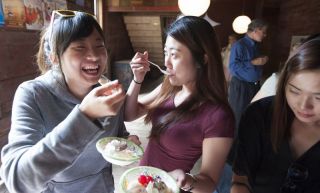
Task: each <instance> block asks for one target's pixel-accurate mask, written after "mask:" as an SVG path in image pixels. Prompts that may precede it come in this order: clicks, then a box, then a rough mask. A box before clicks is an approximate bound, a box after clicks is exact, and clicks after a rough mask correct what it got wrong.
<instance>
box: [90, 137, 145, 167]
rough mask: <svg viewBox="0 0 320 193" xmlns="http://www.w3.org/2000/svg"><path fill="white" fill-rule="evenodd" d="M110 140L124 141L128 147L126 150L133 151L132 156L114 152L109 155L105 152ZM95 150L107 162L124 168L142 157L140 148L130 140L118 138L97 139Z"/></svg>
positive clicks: (122, 152)
mask: <svg viewBox="0 0 320 193" xmlns="http://www.w3.org/2000/svg"><path fill="white" fill-rule="evenodd" d="M112 140H118V141H125V142H126V143H127V145H128V148H130V149H133V150H134V155H132V154H126V153H124V151H121V152H119V153H117V152H115V153H113V154H110V153H109V152H108V151H106V150H105V148H106V146H107V144H108V143H109V142H111V141H112ZM96 147H97V150H98V151H99V152H100V153H101V154H102V156H103V158H104V159H105V160H107V161H108V162H110V163H112V164H115V165H119V166H126V165H129V164H132V163H134V162H136V161H138V160H140V159H141V157H142V155H143V149H142V147H140V146H138V145H136V144H135V143H133V142H132V141H130V140H127V139H124V138H119V137H104V138H102V139H99V141H97V143H96Z"/></svg>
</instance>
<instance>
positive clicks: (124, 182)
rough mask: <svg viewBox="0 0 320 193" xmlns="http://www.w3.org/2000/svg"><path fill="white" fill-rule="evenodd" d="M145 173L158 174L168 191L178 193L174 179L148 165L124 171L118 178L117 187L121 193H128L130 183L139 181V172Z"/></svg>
mask: <svg viewBox="0 0 320 193" xmlns="http://www.w3.org/2000/svg"><path fill="white" fill-rule="evenodd" d="M144 173H147V174H148V175H151V176H159V177H160V178H161V180H162V181H163V182H164V183H165V184H166V186H167V187H168V188H169V190H170V193H179V192H180V189H179V187H178V185H177V183H176V181H175V180H174V179H173V178H172V176H170V175H169V174H168V173H167V172H165V171H163V170H161V169H159V168H155V167H150V166H137V167H134V168H131V169H128V170H127V171H125V172H124V173H123V174H122V175H121V177H120V180H119V187H120V192H121V193H129V191H128V189H130V186H131V184H135V183H139V182H138V178H139V176H140V175H141V174H144Z"/></svg>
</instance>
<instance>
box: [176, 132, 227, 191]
mask: <svg viewBox="0 0 320 193" xmlns="http://www.w3.org/2000/svg"><path fill="white" fill-rule="evenodd" d="M231 144H232V138H227V137H212V138H206V139H205V140H204V141H203V150H202V151H203V152H202V162H201V167H200V171H199V173H198V174H196V175H191V174H185V173H184V172H183V171H182V170H181V169H177V170H174V171H171V172H170V174H171V175H172V176H173V177H174V178H175V179H176V181H177V183H178V186H180V187H181V188H182V189H183V190H185V191H191V192H194V193H212V192H213V191H214V190H215V189H216V187H217V185H218V182H219V178H220V174H221V172H222V170H223V167H224V164H225V162H226V159H227V156H228V153H229V150H230V148H231Z"/></svg>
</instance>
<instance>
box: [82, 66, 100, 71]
mask: <svg viewBox="0 0 320 193" xmlns="http://www.w3.org/2000/svg"><path fill="white" fill-rule="evenodd" d="M83 69H85V70H95V69H98V66H87V67H84V68H83Z"/></svg>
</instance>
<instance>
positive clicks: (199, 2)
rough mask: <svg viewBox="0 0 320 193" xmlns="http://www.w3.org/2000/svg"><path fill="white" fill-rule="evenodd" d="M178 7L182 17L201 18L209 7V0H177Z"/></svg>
mask: <svg viewBox="0 0 320 193" xmlns="http://www.w3.org/2000/svg"><path fill="white" fill-rule="evenodd" d="M178 6H179V9H180V11H181V12H182V13H183V15H192V16H201V15H203V14H204V13H205V12H206V11H207V10H208V8H209V6H210V0H179V1H178Z"/></svg>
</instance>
